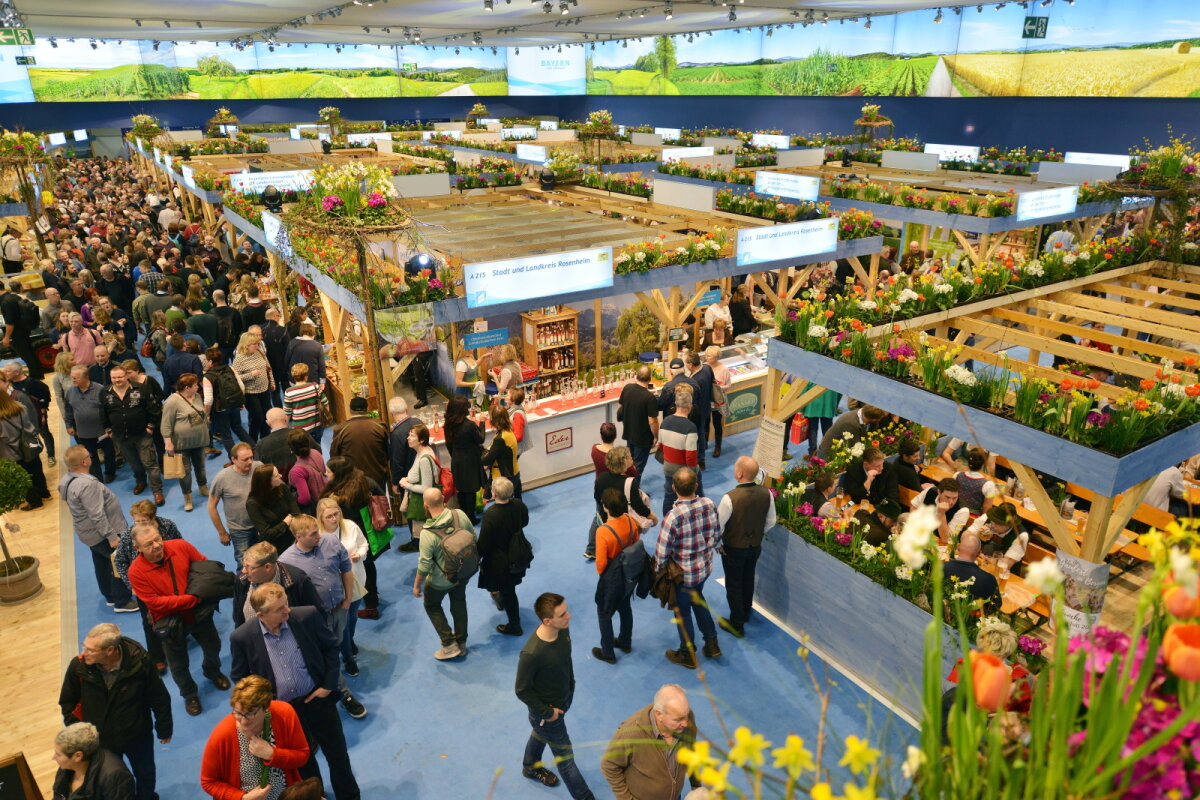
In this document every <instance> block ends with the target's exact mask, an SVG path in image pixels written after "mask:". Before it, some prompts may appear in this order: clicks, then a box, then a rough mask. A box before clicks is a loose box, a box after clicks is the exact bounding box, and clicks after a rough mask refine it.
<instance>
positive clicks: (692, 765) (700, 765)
mask: <svg viewBox="0 0 1200 800" xmlns="http://www.w3.org/2000/svg"><path fill="white" fill-rule="evenodd" d="M675 760H676V761H678V762H679V763H680V764H683V765H684V766H686V767H687V772H688V775H690V776H693V777H695V776H698V775H700V773H701V771H702V770H703V769H704V768H705V767H708V766H711V765H713V764H716V763H717V761H716V759H714V758H713V757H712V756H711V755H709V750H708V742H696V746H695V747H681V748H679V752H677V753H676V754H675Z"/></svg>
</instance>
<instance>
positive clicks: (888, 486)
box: [842, 447, 900, 505]
mask: <svg viewBox="0 0 1200 800" xmlns="http://www.w3.org/2000/svg"><path fill="white" fill-rule="evenodd" d="M842 485H843V486H845V487H846V494H848V495H850V499H851V500H853V501H854V502H856V503H861V502H862V501H863V500H868V501H870V503H871V505H879V503H880V502H881V501H882V500H883V499H884V498H887V499H889V500H895V501H896V503H899V502H900V488H899V485H898V484H897V483H896V468H895V467H893V466H892V465H891V464H888V463H887V462H886V461H885V460H884V456H883V451H882V450H880V449H879V448H878V447H868V448H867V449H866V450H864V451H863V455H862V460H861V461H856V462H854V463H853V464H851V465H850V466H849V467H847V468H846V474H845V475H844V476H843V478H842Z"/></svg>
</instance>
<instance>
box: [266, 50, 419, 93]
mask: <svg viewBox="0 0 1200 800" xmlns="http://www.w3.org/2000/svg"><path fill="white" fill-rule="evenodd" d="M339 50H340V51H341V52H338V51H339ZM254 51H255V54H256V56H257V59H258V68H257V69H256V70H254V71H253V72H252V73H250V74H249V75H247V76H246V86H245V91H246V92H247V93H248V94H249V96H250V97H252V98H256V99H264V100H266V99H270V98H289V97H396V96H398V95H399V94H400V76H399V75H398V74H397V65H396V50H395V48H393V47H385V48H376V47H370V46H367V47H361V46H355V45H346V46H344V47H340V48H338V47H329V46H321V45H313V46H310V47H280V46H275V47H274V52H272V48H271V47H270V46H269V45H267V44H265V43H263V42H257V43H256V44H255V45H254Z"/></svg>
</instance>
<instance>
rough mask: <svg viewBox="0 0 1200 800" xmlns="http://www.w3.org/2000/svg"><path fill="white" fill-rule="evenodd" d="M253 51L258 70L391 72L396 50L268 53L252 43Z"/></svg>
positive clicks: (284, 49)
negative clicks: (370, 70) (369, 70)
mask: <svg viewBox="0 0 1200 800" xmlns="http://www.w3.org/2000/svg"><path fill="white" fill-rule="evenodd" d="M254 52H255V55H256V57H257V59H258V68H259V69H304V68H306V67H307V68H310V69H375V68H381V69H395V68H396V51H395V49H394V48H391V47H388V48H384V49H380V50H377V49H375V48H374V47H359V48H355V47H352V46H348V47H343V48H342V52H340V53H339V52H337V50H335V49H334V48H332V47H326V46H325V45H310V46H309V47H307V48H305V47H276V48H275V52H273V53H272V52H271V51H270V48H269V46H268V45H266V44H265V43H263V42H256V43H255V45H254Z"/></svg>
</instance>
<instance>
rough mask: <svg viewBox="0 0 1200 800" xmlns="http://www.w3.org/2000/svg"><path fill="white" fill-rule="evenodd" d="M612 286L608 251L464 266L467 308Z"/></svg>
mask: <svg viewBox="0 0 1200 800" xmlns="http://www.w3.org/2000/svg"><path fill="white" fill-rule="evenodd" d="M612 285H613V263H612V248H611V247H597V248H591V249H588V250H572V251H570V252H566V253H551V254H548V255H542V256H528V257H526V258H513V259H507V260H505V261H488V262H484V263H481V264H467V265H465V266H464V267H463V287H464V289H465V290H466V293H467V308H482V307H483V306H491V305H497V304H499V303H510V302H513V301H516V300H522V301H528V300H531V299H533V298H536V297H544V296H547V295H554V294H566V293H569V292H579V291H585V290H588V289H603V288H606V287H610V286H612Z"/></svg>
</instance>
